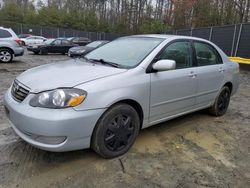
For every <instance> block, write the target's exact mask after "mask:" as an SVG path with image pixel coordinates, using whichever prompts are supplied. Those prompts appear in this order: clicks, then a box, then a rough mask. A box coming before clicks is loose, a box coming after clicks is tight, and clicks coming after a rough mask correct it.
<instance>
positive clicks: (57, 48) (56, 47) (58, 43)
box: [48, 39, 62, 53]
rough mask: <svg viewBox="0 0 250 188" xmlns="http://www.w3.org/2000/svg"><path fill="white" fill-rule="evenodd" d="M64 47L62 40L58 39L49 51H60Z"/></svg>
mask: <svg viewBox="0 0 250 188" xmlns="http://www.w3.org/2000/svg"><path fill="white" fill-rule="evenodd" d="M61 47H62V40H61V39H57V40H55V41H54V42H53V43H51V45H50V46H49V47H48V51H49V52H51V53H60V51H61Z"/></svg>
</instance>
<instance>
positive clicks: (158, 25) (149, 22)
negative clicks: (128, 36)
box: [139, 18, 166, 34]
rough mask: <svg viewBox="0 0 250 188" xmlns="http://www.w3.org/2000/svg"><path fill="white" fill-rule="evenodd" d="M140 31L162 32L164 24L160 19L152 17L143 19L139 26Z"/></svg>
mask: <svg viewBox="0 0 250 188" xmlns="http://www.w3.org/2000/svg"><path fill="white" fill-rule="evenodd" d="M139 31H140V33H145V34H147V33H164V32H165V31H166V25H165V24H164V23H163V22H162V21H158V20H154V19H150V18H148V19H143V20H142V21H141V26H140V28H139Z"/></svg>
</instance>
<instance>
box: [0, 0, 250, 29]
mask: <svg viewBox="0 0 250 188" xmlns="http://www.w3.org/2000/svg"><path fill="white" fill-rule="evenodd" d="M0 1H1V0H0ZM2 1H3V4H2V6H1V7H0V24H1V23H4V22H11V23H23V24H28V25H40V26H53V27H63V28H72V29H79V30H85V31H103V32H114V33H124V34H130V33H162V32H165V31H167V30H173V29H184V28H196V27H207V26H215V25H216V26H217V25H227V24H236V23H244V22H248V21H249V19H250V0H2Z"/></svg>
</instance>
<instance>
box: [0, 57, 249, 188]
mask: <svg viewBox="0 0 250 188" xmlns="http://www.w3.org/2000/svg"><path fill="white" fill-rule="evenodd" d="M66 59H68V57H66V56H62V55H49V56H34V55H25V56H24V57H20V58H17V59H16V61H15V62H14V63H12V64H0V187H25V188H26V187H102V188H103V187H120V188H121V187H192V188H193V187H227V188H228V187H229V188H230V187H237V188H240V187H249V185H250V144H249V143H250V71H249V72H244V71H241V86H240V89H239V91H238V93H237V94H236V95H235V96H234V97H233V98H232V101H231V104H230V107H229V110H228V113H227V114H226V115H225V116H224V117H220V118H214V117H211V116H209V115H207V114H206V113H205V112H197V113H193V114H190V115H187V116H184V117H181V118H178V119H175V120H172V121H169V122H166V123H162V124H159V125H156V126H154V127H151V128H148V129H146V130H143V131H141V134H140V135H139V137H138V139H137V141H136V143H135V145H134V146H133V148H132V149H131V150H130V151H129V152H128V153H127V154H126V155H124V156H122V157H120V158H116V159H112V160H104V159H102V158H100V157H99V156H98V155H96V154H95V153H94V152H92V151H91V150H83V151H75V152H67V153H51V152H46V151H42V150H39V149H36V148H34V147H32V146H30V145H29V144H26V143H25V142H23V141H22V140H21V139H19V138H18V136H16V134H15V133H14V132H13V130H12V129H11V128H10V124H9V122H8V120H7V118H6V116H5V114H4V111H3V95H4V92H5V91H6V89H7V88H8V87H9V86H10V84H11V82H12V81H13V79H14V78H15V77H16V76H17V75H18V74H20V73H21V72H23V71H24V70H26V69H28V68H31V67H34V66H38V65H42V64H45V63H51V62H56V61H61V60H66Z"/></svg>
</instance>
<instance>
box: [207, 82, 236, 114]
mask: <svg viewBox="0 0 250 188" xmlns="http://www.w3.org/2000/svg"><path fill="white" fill-rule="evenodd" d="M230 96H231V92H230V89H229V88H228V87H227V86H224V87H223V88H222V89H221V91H220V94H219V96H218V97H217V98H216V99H215V102H214V104H213V106H212V107H211V108H210V109H209V111H210V113H211V114H212V115H214V116H223V115H224V114H225V113H226V112H227V109H228V106H229V102H230Z"/></svg>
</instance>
